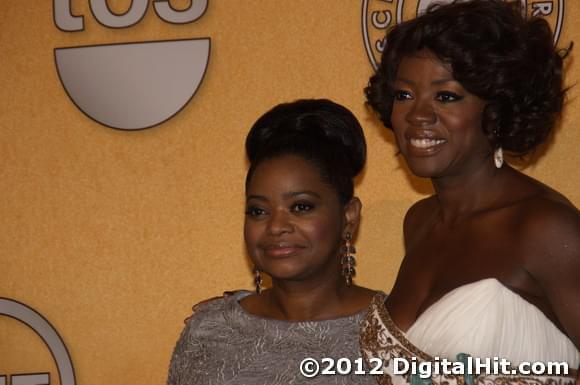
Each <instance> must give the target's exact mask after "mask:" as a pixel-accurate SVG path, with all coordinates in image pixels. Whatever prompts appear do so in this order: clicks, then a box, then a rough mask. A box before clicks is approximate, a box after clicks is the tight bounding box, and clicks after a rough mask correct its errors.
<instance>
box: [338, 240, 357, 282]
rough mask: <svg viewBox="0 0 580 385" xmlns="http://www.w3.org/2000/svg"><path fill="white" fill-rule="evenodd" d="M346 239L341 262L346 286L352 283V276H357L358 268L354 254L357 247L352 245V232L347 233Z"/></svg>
mask: <svg viewBox="0 0 580 385" xmlns="http://www.w3.org/2000/svg"><path fill="white" fill-rule="evenodd" d="M344 238H345V240H344V246H343V247H342V249H341V251H342V258H341V260H340V264H341V266H342V275H343V276H344V279H345V281H346V286H350V285H352V277H354V276H355V274H356V270H355V265H356V259H355V256H354V254H355V253H356V249H355V247H354V246H353V245H352V243H351V241H352V236H351V234H350V233H346V235H345V237H344Z"/></svg>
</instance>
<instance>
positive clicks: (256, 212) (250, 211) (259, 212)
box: [246, 206, 266, 217]
mask: <svg viewBox="0 0 580 385" xmlns="http://www.w3.org/2000/svg"><path fill="white" fill-rule="evenodd" d="M246 215H247V216H250V217H260V216H263V215H266V211H265V210H263V209H261V208H259V207H256V206H250V207H248V208H247V209H246Z"/></svg>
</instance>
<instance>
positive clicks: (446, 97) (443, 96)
mask: <svg viewBox="0 0 580 385" xmlns="http://www.w3.org/2000/svg"><path fill="white" fill-rule="evenodd" d="M435 99H436V100H438V101H440V102H442V103H452V102H457V101H459V100H461V99H463V96H460V95H457V94H456V93H455V92H449V91H444V92H438V93H437V96H436V97H435Z"/></svg>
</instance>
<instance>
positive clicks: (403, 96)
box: [393, 90, 413, 101]
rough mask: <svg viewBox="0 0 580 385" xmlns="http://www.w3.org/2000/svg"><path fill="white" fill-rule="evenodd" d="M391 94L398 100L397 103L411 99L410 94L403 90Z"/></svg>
mask: <svg viewBox="0 0 580 385" xmlns="http://www.w3.org/2000/svg"><path fill="white" fill-rule="evenodd" d="M393 94H394V97H395V100H399V101H402V100H409V99H412V98H413V96H412V95H411V93H410V92H408V91H404V90H395V92H394V93H393Z"/></svg>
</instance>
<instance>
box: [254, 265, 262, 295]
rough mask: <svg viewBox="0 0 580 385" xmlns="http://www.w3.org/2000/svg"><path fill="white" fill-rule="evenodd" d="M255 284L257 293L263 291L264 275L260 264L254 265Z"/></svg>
mask: <svg viewBox="0 0 580 385" xmlns="http://www.w3.org/2000/svg"><path fill="white" fill-rule="evenodd" d="M254 285H256V294H260V293H261V292H262V275H261V274H260V269H258V266H254Z"/></svg>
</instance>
